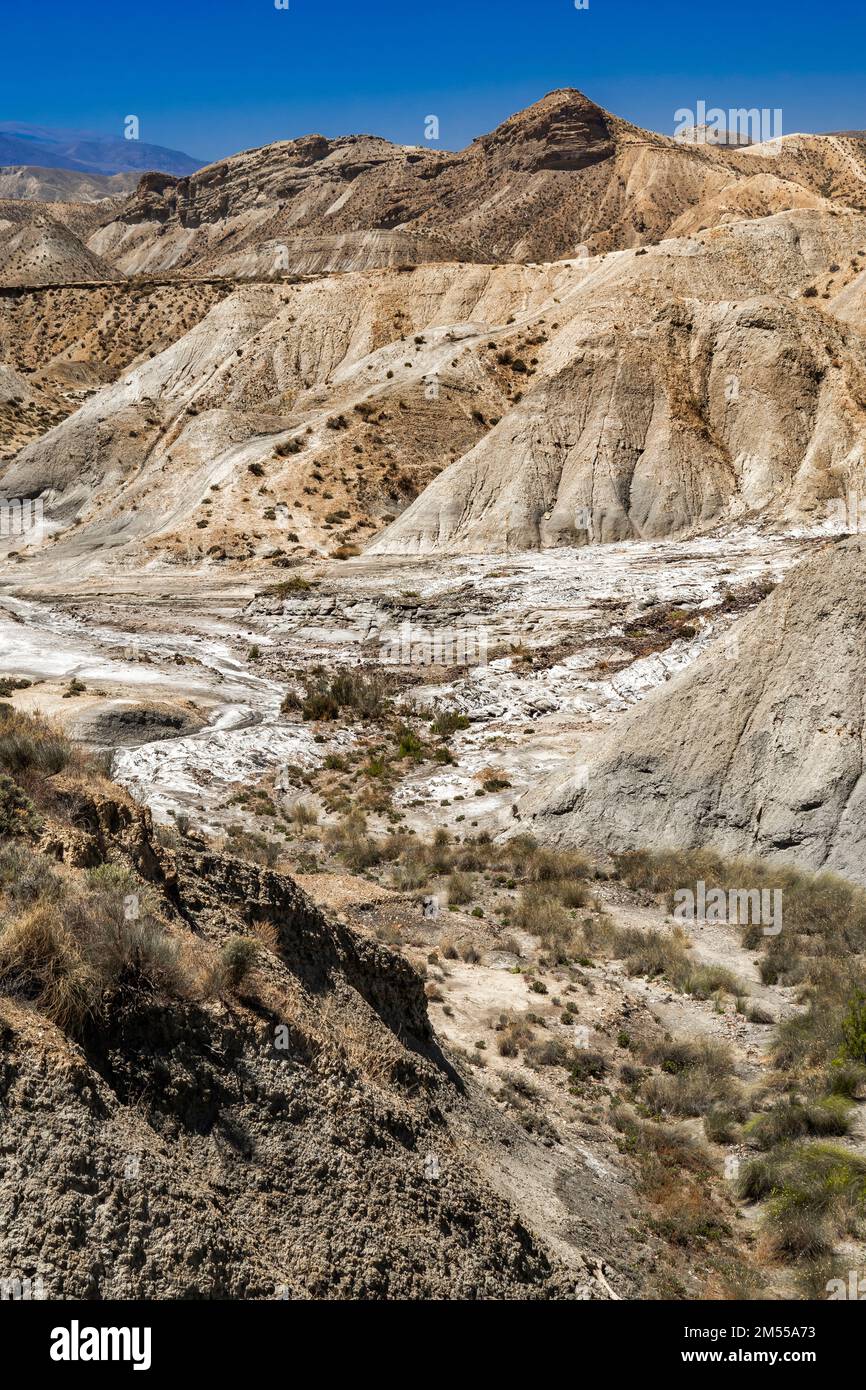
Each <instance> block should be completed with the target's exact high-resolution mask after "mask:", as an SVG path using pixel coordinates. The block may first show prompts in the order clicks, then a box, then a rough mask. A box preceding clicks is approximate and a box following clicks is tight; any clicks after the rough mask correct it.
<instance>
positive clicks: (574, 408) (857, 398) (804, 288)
mask: <svg viewBox="0 0 866 1390" xmlns="http://www.w3.org/2000/svg"><path fill="white" fill-rule="evenodd" d="M864 246H866V221H864V219H863V218H862V217H861V216H859V215H855V214H851V213H845V214H839V215H838V216H829V215H826V214H823V213H820V212H817V211H815V212H810V211H804V212H797V213H791V214H784V215H782V214H780V215H776V216H775V217H772V218H767V219H763V220H758V221H749V222H737V223H732V224H730V225H729V226H726V227H725V228H719V229H716V230H715V231H712V232H705V233H702V234H701V235H700V236H697V237H693V238H680V239H678V240H676V241H665V242H662V243H661V244H660V245H659V246H658V247H655V248H651V249H650V250H649V251H648V252H646V253H640V252H639V253H637V254H635V253H633V252H622V253H618V254H615V255H612V256H608V257H603V258H591V259H588V260H584V261H581V262H578V263H573V264H572V266H571V271H572V287H571V288H569V290H568V292H567V293H565V294H562V295H560V296H557V300H558V302H557V303H556V305H555V308H554V307H553V306H552V307H551V310H550V311H549V312H548V314H547V315H545V317H544V320H543V322H541V323H539V329H540V330H543V332H542V341H541V342H539V339H538V336H537V335H529V336H530V337H533V336H534V339H535V341H534V345H533V344H532V343H529V344H527V339H526V337H525V336H524V338H523V339H522V340H521V339H520V338H519V337H518V338H517V340H516V342H515V344H514V345H513V346H512V345H511V344H509V343H508V342H507V341H506V342H503V341H502V338H501V337H499V336H498V337H497V346H498V348H499V352H500V356H502V355H503V352H504V353H505V360H506V362H509V361H510V367H511V370H512V371H517V372H519V379H520V381H521V382H522V383H525V387H524V389H523V393H522V397H521V399H520V400H519V401H518V402H517V404H516V405H515V407H514V408H513V409H512V410H511V411H509V412H508V414H506V415H505V416H503V418H502V420H501V421H500V422H499V424H498V425H497V426H496V427H495V428H494V429H492V430H490V431H489V432H488V433H487V434H486V435H485V437H484V439H483V440H481V441H480V442H479V443H478V444H477V445H476V446H475V448H474V449H473V450H472V451H471V452H470V453H469V454H467V455H466V456H465V457H463V458H462V459H460V460H458V461H457V462H456V463H454V464H452V465H451V466H450V467H449V468H448V469H447V470H446V471H445V472H444V473H443V474H442V475H441V476H440V477H439V478H437V480H436V481H435V482H434V483H433V484H432V485H431V486H430V487H429V488H428V489H427V490H426V492H425V493H423V494H422V496H421V497H420V498H418V500H417V501H416V502H414V503H413V504H412V506H411V507H409V508H408V509H407V510H406V511H405V512H403V513H402V515H401V516H400V517H399V519H398V520H397V521H396V522H395V523H394V524H393V525H392V526H391V527H390V528H389V529H388V530H387V531H386V532H385V533H384V534H383V535H382V536H381V537H380V538H378V540H377V541H376V542H375V543H374V545H373V551H374V553H377V554H393V555H398V554H418V553H422V554H423V553H427V552H431V551H435V550H441V549H447V550H454V551H465V552H471V551H490V550H512V549H513V550H519V549H525V548H537V547H545V546H555V545H563V544H584V543H586V542H587V541H593V540H594V541H609V540H621V539H625V538H628V537H645V538H652V537H655V536H661V535H666V534H670V533H671V532H675V531H678V530H682V529H684V528H688V527H691V526H695V525H705V524H708V523H713V522H717V521H718V520H721V519H722V518H724V517H733V518H745V517H754V516H757V515H766V516H768V517H769V518H771V519H781V518H788V519H805V518H812V519H815V518H819V517H821V516H823V514H824V511H825V509H826V508H825V504H826V502H827V500H828V499H829V498H832V497H838V496H839V495H840V493H841V491H842V489H841V488H840V486H839V483H840V480H841V481H842V482H844V483H845V485H848V484H849V483H850V482H851V480H852V477H854V476H855V475H857V472H858V469H860V468H861V467H862V463H861V460H862V452H863V442H864V439H866V413H864V411H866V341H864V339H863V337H862V336H861V334H860V332H859V331H854V328H853V327H851V328H849V327H848V326H841V325H840V324H839V323H838V322H837V321H836V320H835V318H834V316H833V313H832V308H833V303H832V298H831V295H839V297H840V300H842V296H843V294H847V299H846V300H845V301H844V302H845V303H846V304H847V308H848V313H847V315H846V317H847V319H848V321H849V324H851V325H855V324H856V326H857V328H859V326H860V323H861V322H862V320H861V319H860V318H859V316H858V312H857V308H856V305H855V304H853V303H852V302H851V296H852V295H854V294H856V293H857V291H856V290H855V289H854V288H853V287H854V286H855V285H858V284H859V282H860V276H861V274H862V271H863V269H864V266H866V256H864ZM842 264H844V267H845V268H844V269H842ZM840 280H841V281H842V282H843V285H847V286H848V287H849V288H848V290H847V291H846V290H844V289H843V285H840V283H839V282H840ZM825 287H826V288H825ZM826 301H830V302H829V303H827V302H826ZM858 303H859V301H858ZM554 313H555V316H556V317H555V319H554ZM530 348H531V351H532V353H534V354H535V355H530Z"/></svg>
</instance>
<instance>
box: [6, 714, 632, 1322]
mask: <svg viewBox="0 0 866 1390" xmlns="http://www.w3.org/2000/svg"><path fill="white" fill-rule="evenodd" d="M0 761H2V764H3V766H4V767H5V768H7V769H9V768H12V769H15V776H14V777H12V776H10V775H9V774H8V772H7V773H4V774H3V775H2V777H0V816H2V835H0V891H2V908H3V917H2V929H0V1105H2V1110H0V1115H2V1133H3V1144H2V1154H0V1263H2V1268H3V1271H4V1278H5V1277H8V1278H10V1279H11V1278H17V1279H20V1280H22V1281H23V1280H26V1279H30V1280H31V1281H36V1280H40V1281H41V1288H42V1289H43V1290H44V1296H45V1297H49V1298H55V1299H81V1298H107V1297H114V1298H168V1297H174V1298H255V1299H268V1298H280V1297H307V1298H312V1297H322V1298H327V1297H347V1298H356V1299H364V1298H378V1297H386V1296H387V1297H389V1298H437V1297H449V1298H453V1297H457V1298H504V1297H520V1298H534V1297H543V1298H559V1297H574V1296H578V1297H594V1296H600V1297H606V1296H609V1291H608V1290H607V1288H606V1286H605V1282H604V1280H603V1279H602V1280H597V1279H596V1277H595V1275H594V1274H593V1272H592V1267H591V1265H590V1263H589V1262H587V1261H585V1260H584V1259H583V1257H582V1256H581V1254H580V1252H579V1251H577V1250H573V1251H571V1252H566V1258H565V1259H564V1260H563V1259H562V1258H559V1257H557V1258H555V1257H554V1256H553V1255H551V1254H550V1253H549V1252H547V1251H546V1250H545V1249H544V1247H543V1245H542V1243H541V1242H540V1241H539V1240H538V1239H537V1238H536V1237H535V1236H534V1235H533V1233H532V1231H531V1230H530V1229H529V1227H528V1226H527V1224H526V1223H525V1221H524V1220H523V1219H522V1218H521V1216H520V1214H519V1213H518V1212H517V1210H515V1208H514V1207H513V1206H511V1205H509V1203H508V1202H507V1201H506V1200H505V1199H504V1198H502V1197H500V1196H499V1195H497V1193H496V1192H495V1191H494V1190H493V1188H492V1187H491V1180H490V1178H489V1177H488V1176H487V1173H488V1171H489V1166H490V1165H489V1158H488V1155H487V1150H488V1148H491V1147H492V1148H494V1149H495V1147H496V1146H497V1145H498V1144H500V1143H502V1142H505V1143H509V1142H511V1141H510V1139H509V1133H508V1127H507V1125H506V1126H505V1127H504V1128H503V1121H502V1119H501V1118H500V1117H499V1115H498V1114H497V1112H496V1111H495V1110H494V1109H493V1108H492V1107H491V1105H490V1103H489V1102H485V1101H483V1100H481V1099H479V1095H478V1093H477V1090H476V1089H475V1088H472V1087H468V1086H467V1083H465V1082H464V1081H463V1080H461V1078H460V1076H459V1075H458V1073H457V1072H456V1071H455V1070H454V1069H453V1067H452V1065H451V1064H450V1063H449V1061H448V1060H447V1059H446V1057H445V1056H443V1054H442V1052H441V1051H440V1049H439V1046H438V1044H437V1041H436V1038H435V1036H434V1035H433V1032H432V1029H431V1027H430V1023H429V1020H428V1016H427V1002H426V999H425V993H424V987H423V984H422V981H421V978H420V977H419V975H418V974H417V973H416V971H415V970H414V969H413V968H412V967H411V966H410V965H409V964H408V963H407V962H406V961H405V960H404V959H403V958H402V956H401V955H399V954H397V953H395V952H393V951H391V950H390V949H389V948H387V947H385V946H382V945H380V944H378V943H377V942H375V941H373V940H371V939H369V938H365V937H363V936H362V935H360V934H359V933H357V932H356V931H354V930H353V929H351V928H349V927H348V926H346V925H343V924H341V923H340V922H339V921H338V920H337V919H335V918H334V917H333V916H329V915H327V914H325V913H323V912H322V911H320V910H318V909H317V908H315V907H314V906H313V904H312V903H311V901H310V900H309V899H308V898H307V897H306V896H305V894H304V893H303V892H302V891H301V890H300V889H299V888H298V887H297V886H296V885H295V884H294V883H293V881H292V880H291V879H288V878H286V877H282V876H281V875H279V874H276V873H274V872H271V871H268V870H265V869H261V868H259V867H257V866H255V865H251V864H248V863H244V862H242V861H240V860H237V859H234V858H232V857H231V856H230V855H219V854H214V853H211V852H209V851H208V850H207V848H206V847H205V845H204V844H200V845H199V846H198V847H195V846H193V845H190V844H187V845H186V846H185V847H184V848H183V849H182V850H179V851H177V852H175V851H171V850H166V849H165V848H164V847H163V846H162V845H160V844H159V843H158V841H157V840H156V839H155V838H154V836H153V831H152V826H151V821H150V817H149V815H148V814H147V813H146V812H144V811H142V810H141V809H138V808H136V807H134V806H133V805H132V804H131V803H130V802H129V801H128V800H127V799H126V797H125V795H124V794H123V793H122V792H120V791H119V790H118V789H117V788H116V787H112V786H111V784H108V783H106V782H105V781H104V780H103V779H101V778H100V777H99V776H98V774H96V773H95V772H94V771H93V770H92V769H90V768H89V767H88V765H86V764H82V762H81V760H80V759H79V758H77V757H76V756H75V755H74V754H73V753H72V750H71V749H69V747H68V745H66V744H65V742H64V741H63V740H62V739H61V738H59V737H58V736H56V735H54V734H51V733H50V732H49V731H48V730H46V729H45V727H44V726H41V725H39V724H37V723H34V722H33V721H32V720H29V719H28V718H27V717H26V716H22V715H16V714H14V713H13V712H12V711H11V708H10V706H8V705H6V706H4V707H3V709H2V710H0ZM514 1133H516V1131H512V1138H513V1136H514ZM470 1135H471V1136H472V1137H471V1138H468V1137H467V1136H470ZM32 1286H33V1283H32V1282H31V1287H32ZM36 1287H40V1285H36Z"/></svg>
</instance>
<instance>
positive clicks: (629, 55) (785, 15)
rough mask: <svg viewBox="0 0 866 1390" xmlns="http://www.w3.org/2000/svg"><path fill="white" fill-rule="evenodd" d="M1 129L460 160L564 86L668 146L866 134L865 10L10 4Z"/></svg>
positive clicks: (432, 3) (764, 0) (515, 1)
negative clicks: (720, 128) (303, 138)
mask: <svg viewBox="0 0 866 1390" xmlns="http://www.w3.org/2000/svg"><path fill="white" fill-rule="evenodd" d="M0 8H2V29H0V32H2V43H0V48H2V53H3V76H2V82H0V120H6V121H23V122H26V123H27V124H38V125H46V126H55V127H66V128H74V129H90V130H97V131H99V132H100V133H102V134H106V135H108V134H113V135H120V134H122V133H123V120H124V117H126V116H127V115H137V116H138V117H139V119H140V122H141V126H140V138H141V139H142V140H146V141H148V142H150V143H154V144H159V145H168V146H170V147H172V148H174V149H181V150H184V151H186V152H187V153H188V154H191V155H193V156H196V157H197V158H200V159H215V158H218V157H220V156H222V155H225V154H230V153H232V152H234V151H236V150H239V149H244V148H249V147H250V146H253V145H261V144H266V143H267V142H268V141H271V140H278V139H290V138H292V137H294V136H297V135H302V134H306V133H309V132H311V131H317V132H321V133H322V134H324V135H330V136H333V135H343V134H347V133H355V132H365V133H372V134H379V135H385V136H387V137H388V138H389V139H393V140H397V141H401V142H404V143H407V144H418V143H421V142H422V141H423V139H424V120H425V117H426V116H428V115H433V114H435V115H437V116H438V117H439V121H440V131H441V140H440V143H441V146H442V147H443V148H447V149H459V148H461V147H462V146H463V145H465V144H467V143H468V142H469V141H470V140H471V139H473V137H474V136H476V135H479V134H481V133H483V132H484V131H486V130H490V129H492V127H493V126H495V125H497V124H498V123H499V122H500V121H502V120H503V119H505V117H506V116H508V115H510V114H511V113H512V112H514V111H516V110H518V109H519V108H520V107H522V106H526V105H529V104H530V103H531V102H532V101H535V100H537V99H538V98H539V97H540V96H542V95H543V94H544V93H545V92H547V91H550V90H552V89H553V88H555V87H578V88H580V90H581V91H584V92H586V93H587V95H588V96H590V97H592V98H593V99H594V100H595V101H598V102H599V103H600V104H601V105H602V106H606V107H608V109H610V110H612V111H614V112H615V113H616V114H617V115H621V116H624V117H626V118H627V119H628V120H631V121H634V122H635V123H636V124H639V125H644V126H648V127H650V128H652V129H655V130H660V131H663V132H664V133H666V134H671V133H672V132H673V128H674V112H675V111H676V110H677V109H678V108H681V107H686V108H690V109H694V108H695V107H696V106H697V102H698V101H699V100H704V101H705V102H706V103H707V105H708V106H720V107H722V108H725V109H727V108H730V107H741V106H746V107H752V106H757V107H769V108H775V107H781V108H782V110H783V113H784V117H783V129H784V130H785V131H787V132H791V131H795V130H834V129H836V130H838V129H863V128H866V3H864V0H820V3H819V2H818V0H787V3H783V0H752V3H750V4H739V5H738V4H736V3H732V0H715V3H701V0H690V3H686V0H589V7H588V8H587V9H583V10H578V9H576V7H575V3H574V0H403V3H398V0H288V9H278V8H277V7H276V5H275V4H274V0H171V3H169V0H0Z"/></svg>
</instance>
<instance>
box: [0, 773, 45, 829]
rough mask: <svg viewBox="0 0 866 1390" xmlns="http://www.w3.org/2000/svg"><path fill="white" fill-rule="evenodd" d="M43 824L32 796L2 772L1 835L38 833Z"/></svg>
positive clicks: (0, 781) (0, 795) (0, 784)
mask: <svg viewBox="0 0 866 1390" xmlns="http://www.w3.org/2000/svg"><path fill="white" fill-rule="evenodd" d="M41 826H42V818H41V816H40V815H39V813H38V811H37V810H36V807H35V806H34V805H33V802H32V801H31V800H30V797H29V796H27V795H26V793H25V792H24V791H22V789H21V787H19V785H18V783H17V782H14V781H13V780H12V778H11V777H7V776H6V774H5V773H0V835H36V834H38V833H39V830H40V829H41Z"/></svg>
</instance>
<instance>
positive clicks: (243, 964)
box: [219, 936, 259, 989]
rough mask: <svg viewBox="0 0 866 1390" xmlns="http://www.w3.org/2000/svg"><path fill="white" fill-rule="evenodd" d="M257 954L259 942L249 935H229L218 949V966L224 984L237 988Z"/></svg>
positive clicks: (248, 971)
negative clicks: (220, 948)
mask: <svg viewBox="0 0 866 1390" xmlns="http://www.w3.org/2000/svg"><path fill="white" fill-rule="evenodd" d="M258 954H259V943H258V942H257V941H255V940H254V939H253V938H252V937H250V936H230V937H229V939H228V941H227V942H226V943H225V945H224V946H223V948H222V950H221V951H220V956H219V960H220V967H221V970H222V973H223V978H224V980H225V982H226V985H227V986H228V987H229V988H230V989H237V988H238V986H239V985H242V984H243V982H244V980H246V979H247V977H248V976H249V974H250V972H251V971H252V969H253V966H254V965H255V963H256V959H257V957H258Z"/></svg>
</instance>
